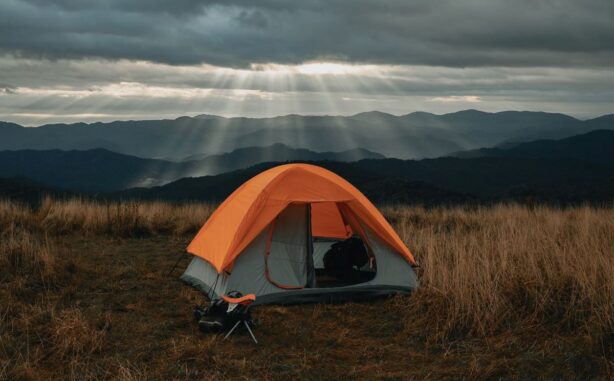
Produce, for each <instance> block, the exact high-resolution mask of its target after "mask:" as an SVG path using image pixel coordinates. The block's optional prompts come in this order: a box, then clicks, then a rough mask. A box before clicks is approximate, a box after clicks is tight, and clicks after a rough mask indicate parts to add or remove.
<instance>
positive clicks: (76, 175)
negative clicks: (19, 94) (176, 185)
mask: <svg viewBox="0 0 614 381" xmlns="http://www.w3.org/2000/svg"><path fill="white" fill-rule="evenodd" d="M381 158H384V156H382V155H380V154H378V153H375V152H371V151H368V150H365V149H361V148H357V149H353V150H347V151H341V152H314V151H310V150H307V149H297V148H291V147H288V146H285V145H283V144H274V145H272V146H269V147H248V148H240V149H237V150H235V151H232V152H228V153H224V154H220V155H211V156H206V157H202V158H198V157H195V156H192V157H190V158H188V159H189V160H186V161H182V162H172V161H168V160H159V159H146V158H141V157H136V156H131V155H125V154H119V153H116V152H112V151H109V150H106V149H102V148H96V149H90V150H69V151H64V150H58V149H54V150H31V149H28V150H13V151H0V178H1V177H5V178H7V177H27V178H30V179H32V180H35V181H38V182H40V183H43V184H46V185H49V186H53V187H57V188H61V189H70V190H76V191H83V192H109V191H117V190H121V189H126V188H134V187H149V186H156V185H162V184H165V183H168V182H170V181H174V180H177V179H180V178H182V177H197V176H204V175H215V174H219V173H223V172H229V171H234V170H237V169H242V168H247V167H251V166H253V165H254V164H257V163H263V162H285V161H296V160H302V161H321V160H329V161H340V162H344V161H357V160H362V159H381Z"/></svg>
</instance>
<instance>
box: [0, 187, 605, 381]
mask: <svg viewBox="0 0 614 381" xmlns="http://www.w3.org/2000/svg"><path fill="white" fill-rule="evenodd" d="M212 210H213V206H211V205H205V204H185V205H171V204H165V203H158V202H150V203H133V202H130V203H109V204H94V203H89V202H86V201H83V200H69V201H57V202H56V201H53V200H50V199H48V200H45V201H44V202H43V203H42V204H41V207H40V208H38V209H36V210H31V209H28V208H27V207H24V206H21V205H17V204H15V203H12V202H8V201H5V202H0V237H1V240H0V300H1V301H2V303H0V379H3V378H6V379H40V378H46V377H49V378H69V379H70V378H72V379H100V378H107V379H124V380H133V379H152V378H153V379H159V378H165V379H236V378H260V379H288V378H302V379H321V378H341V379H372V378H380V379H412V378H413V379H526V378H553V377H555V378H560V379H587V378H592V379H599V378H602V379H607V378H608V376H610V377H611V376H613V375H614V373H612V372H613V369H614V368H613V366H614V363H613V361H612V359H613V358H614V276H613V275H612V274H614V208H600V209H599V208H592V207H576V208H569V209H557V208H551V207H532V208H529V207H524V206H519V205H498V206H493V207H482V208H462V207H455V208H434V209H424V208H420V207H407V206H387V207H384V208H382V211H383V213H384V214H385V215H386V217H387V218H388V219H389V220H390V221H391V222H392V224H393V225H394V227H395V228H396V229H397V231H398V232H399V234H400V235H401V237H402V238H403V240H404V241H405V242H407V244H408V246H409V247H410V249H411V250H412V251H413V252H414V254H415V256H416V258H417V259H418V261H419V263H420V265H421V267H420V268H419V270H418V271H419V275H420V281H421V286H422V287H421V288H420V289H419V290H418V291H417V292H415V293H414V294H413V295H411V296H410V297H395V298H391V299H388V300H386V301H378V302H370V303H362V304H354V303H348V304H341V305H307V306H296V307H279V306H270V307H262V308H260V309H258V310H257V312H256V317H257V318H258V319H259V320H260V321H261V325H260V327H258V328H257V332H256V334H257V335H258V336H259V339H261V341H262V344H261V345H260V346H259V347H252V346H251V345H250V344H249V339H247V338H243V337H241V336H239V337H238V338H237V339H235V340H234V341H221V340H220V338H219V337H217V336H213V335H210V336H202V335H201V334H199V333H198V331H197V328H196V327H195V325H194V324H192V323H191V320H190V319H191V317H190V312H191V311H190V310H191V308H192V306H193V305H194V303H203V300H202V297H201V296H200V294H199V293H197V292H195V291H193V290H191V289H189V288H187V287H184V286H182V285H181V284H180V283H179V282H178V281H177V280H176V278H175V277H168V276H167V275H166V272H167V271H168V268H169V267H170V266H171V265H172V264H173V263H174V261H175V259H176V255H177V254H178V253H180V252H181V251H182V250H183V248H184V247H185V245H186V244H187V243H188V242H189V240H190V238H191V236H192V234H193V233H194V232H196V231H197V230H198V229H199V228H200V226H201V225H202V223H203V221H205V220H206V218H207V217H208V216H209V214H210V213H211V212H212ZM184 265H185V264H182V266H184Z"/></svg>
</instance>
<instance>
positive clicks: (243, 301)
mask: <svg viewBox="0 0 614 381" xmlns="http://www.w3.org/2000/svg"><path fill="white" fill-rule="evenodd" d="M222 299H224V300H225V301H226V302H228V303H236V304H243V305H247V304H251V303H252V302H255V301H256V295H254V294H247V295H244V296H242V297H240V298H231V297H230V296H228V295H224V296H222Z"/></svg>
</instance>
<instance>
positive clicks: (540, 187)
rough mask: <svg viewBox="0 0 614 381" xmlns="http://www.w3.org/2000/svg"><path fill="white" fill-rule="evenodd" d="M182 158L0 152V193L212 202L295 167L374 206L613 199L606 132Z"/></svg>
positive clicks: (610, 137)
mask: <svg viewBox="0 0 614 381" xmlns="http://www.w3.org/2000/svg"><path fill="white" fill-rule="evenodd" d="M188 159H189V160H186V161H183V162H171V161H167V160H158V159H145V158H139V157H135V156H131V155H124V154H118V153H115V152H111V151H108V150H105V149H92V150H82V151H78V150H72V151H62V150H42V151H38V150H16V151H3V152H0V178H2V177H4V178H7V179H5V180H3V182H2V184H0V195H2V194H3V195H4V196H8V197H13V198H25V199H28V200H36V199H37V197H39V196H40V195H41V194H51V195H68V194H75V192H85V193H82V194H84V195H86V196H87V197H92V196H93V197H99V198H105V199H108V198H111V199H126V198H128V199H150V200H159V199H161V200H169V201H186V200H201V201H211V202H218V201H221V200H223V199H224V198H225V197H227V196H228V195H229V194H230V193H231V192H232V191H233V190H234V189H236V188H237V187H239V186H240V185H241V184H242V183H243V182H244V181H246V180H248V179H249V178H251V177H252V176H255V175H256V174H258V173H259V172H261V171H263V170H266V169H268V168H271V167H273V166H276V165H279V164H280V163H282V162H296V161H299V162H310V163H313V164H316V165H320V166H323V167H326V168H328V169H330V170H332V171H334V172H336V173H338V174H339V175H341V176H342V177H344V178H346V179H347V180H349V181H350V182H352V183H353V184H354V185H355V186H357V187H358V188H359V189H360V190H361V191H362V192H364V193H365V194H366V195H367V196H368V197H369V198H370V199H372V200H373V201H374V202H377V203H396V202H399V203H421V204H427V205H430V204H438V205H439V204H449V203H475V202H496V201H509V200H513V201H521V202H525V201H539V202H548V203H557V204H567V203H584V202H590V203H603V202H612V201H614V160H613V159H614V131H612V130H595V131H591V132H588V133H585V134H581V135H576V136H572V137H569V138H564V139H558V140H544V139H542V140H537V141H532V142H526V143H511V142H508V143H506V144H505V145H501V146H499V147H494V148H483V149H478V150H470V151H463V152H457V153H455V154H453V155H450V156H446V157H440V158H436V159H422V160H401V159H390V158H384V157H383V156H382V155H380V154H377V153H374V152H371V151H368V150H364V149H355V150H350V151H343V152H322V153H317V152H314V151H310V150H306V149H295V148H291V147H288V146H284V145H281V144H274V145H272V146H269V147H249V148H241V149H237V150H235V151H232V152H229V153H225V154H222V155H212V156H207V157H204V158H198V157H194V156H192V157H191V158H188ZM191 159H194V160H191ZM202 174H207V175H206V176H202ZM197 176H200V177H197ZM15 177H17V178H15ZM33 180H34V181H33ZM167 183H168V184H167Z"/></svg>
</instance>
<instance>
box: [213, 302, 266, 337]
mask: <svg viewBox="0 0 614 381" xmlns="http://www.w3.org/2000/svg"><path fill="white" fill-rule="evenodd" d="M222 299H224V301H226V302H227V303H228V315H229V316H230V317H232V318H233V319H236V320H237V322H236V323H235V325H234V326H233V327H232V328H231V329H230V331H228V333H227V334H226V336H224V340H226V339H227V338H228V337H229V336H230V335H232V333H233V332H234V331H235V329H237V327H238V326H239V324H241V323H243V325H245V328H247V332H249V335H250V336H251V337H252V340H254V343H256V344H258V340H256V336H254V333H253V332H252V329H251V328H250V324H252V319H251V316H250V313H249V308H250V306H251V304H252V303H253V302H254V301H256V295H254V294H247V295H245V296H241V297H239V298H233V297H230V296H228V295H224V296H222Z"/></svg>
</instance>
